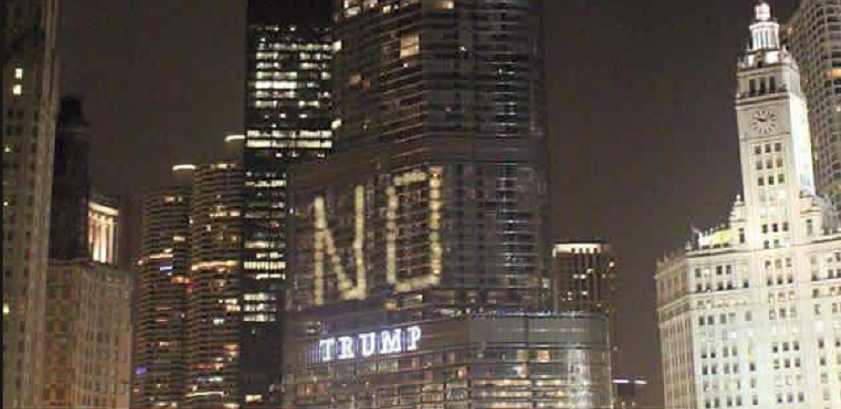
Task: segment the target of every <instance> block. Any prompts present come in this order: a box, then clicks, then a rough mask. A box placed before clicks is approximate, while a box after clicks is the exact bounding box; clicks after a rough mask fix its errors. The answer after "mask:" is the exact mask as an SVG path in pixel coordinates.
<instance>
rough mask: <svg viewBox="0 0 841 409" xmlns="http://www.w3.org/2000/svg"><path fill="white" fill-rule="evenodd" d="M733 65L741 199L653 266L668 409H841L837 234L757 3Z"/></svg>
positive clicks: (783, 55) (773, 38)
mask: <svg viewBox="0 0 841 409" xmlns="http://www.w3.org/2000/svg"><path fill="white" fill-rule="evenodd" d="M755 13H756V14H755V19H754V21H753V24H751V26H750V31H751V34H752V36H751V43H750V46H749V48H748V50H747V51H746V53H745V55H744V56H743V57H742V58H741V60H740V61H739V65H738V90H737V93H736V113H737V123H738V130H739V133H738V138H739V151H740V155H741V173H742V186H743V189H744V192H743V196H740V197H738V198H737V199H736V201H735V203H734V205H733V209H732V211H731V212H730V218H729V223H728V224H727V225H725V226H721V227H717V228H714V229H711V230H708V231H704V232H698V233H697V234H696V237H695V238H694V239H693V241H692V242H691V243H689V244H688V245H687V247H686V250H685V252H683V253H682V254H677V255H673V256H670V257H667V258H666V259H664V260H661V261H660V262H658V265H657V275H656V279H657V304H658V320H659V327H660V338H661V348H662V354H663V355H662V365H663V378H664V379H665V393H666V396H665V398H666V406H667V407H669V408H716V407H719V408H723V407H733V408H810V409H829V408H837V407H839V406H841V394H839V391H841V384H839V381H841V379H839V378H838V376H837V375H838V373H839V372H840V371H841V366H839V365H840V364H841V363H839V362H838V359H837V358H838V355H839V354H840V353H841V285H839V283H841V273H839V272H841V234H839V232H838V230H837V228H838V219H837V214H836V213H835V211H834V209H833V208H832V206H831V205H830V204H829V202H828V201H826V200H824V199H822V198H820V197H818V196H816V195H815V193H814V187H813V184H812V172H813V170H812V159H811V154H812V152H811V144H810V137H809V123H808V118H807V109H806V99H805V96H804V93H803V91H802V90H801V87H800V75H799V72H798V67H797V64H796V63H795V61H794V59H793V58H792V56H791V55H789V53H788V52H787V51H786V50H785V49H783V48H782V47H780V41H779V36H778V31H779V25H778V24H777V23H776V22H775V21H774V20H773V17H772V14H771V8H770V6H769V5H768V4H767V3H766V2H764V1H761V2H759V3H758V4H757V6H756V9H755Z"/></svg>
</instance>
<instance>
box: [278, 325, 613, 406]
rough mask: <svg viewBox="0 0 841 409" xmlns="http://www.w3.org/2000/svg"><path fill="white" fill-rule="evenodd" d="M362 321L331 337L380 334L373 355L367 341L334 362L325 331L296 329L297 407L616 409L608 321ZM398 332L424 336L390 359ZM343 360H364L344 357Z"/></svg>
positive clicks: (291, 390)
mask: <svg viewBox="0 0 841 409" xmlns="http://www.w3.org/2000/svg"><path fill="white" fill-rule="evenodd" d="M357 324H358V323H357V322H354V321H350V322H347V323H346V324H345V325H342V324H338V323H337V325H335V326H332V327H331V330H333V331H334V332H332V331H331V332H328V334H330V335H331V336H335V337H337V338H336V339H338V340H340V341H341V340H342V339H343V336H344V337H347V338H352V337H358V338H360V339H364V338H365V337H366V336H367V335H368V333H366V332H365V331H372V333H374V334H377V335H378V336H377V337H376V338H374V337H371V338H370V339H371V340H372V341H371V343H370V345H371V346H372V347H373V348H369V347H368V346H367V345H366V343H365V342H364V341H362V342H359V343H358V344H357V345H354V347H353V348H349V349H348V348H341V347H339V349H338V352H337V354H338V355H332V356H331V355H329V354H327V353H326V351H327V350H326V349H325V347H324V344H325V342H324V341H325V339H324V338H319V335H317V334H318V333H317V332H313V331H311V329H310V328H307V327H295V331H300V332H298V333H297V334H296V336H295V340H296V342H294V343H290V344H289V345H290V347H289V351H288V352H287V353H286V356H287V357H288V365H289V372H287V376H286V378H285V384H286V388H287V389H286V391H287V392H286V395H285V404H286V405H288V407H296V408H324V407H336V408H358V409H366V408H426V409H433V408H436V409H437V408H441V409H443V408H448V409H449V408H453V409H455V408H460V409H461V408H463V409H468V408H470V409H479V408H510V409H520V408H522V409H525V408H529V409H534V408H558V409H560V408H610V407H611V391H610V352H609V348H608V342H607V336H606V334H607V332H606V322H605V321H604V319H603V318H599V317H596V316H586V315H566V316H558V315H520V316H512V315H507V316H496V315H470V316H461V317H453V318H447V319H439V320H433V321H417V322H412V323H411V324H413V325H414V326H411V327H395V328H389V327H378V326H376V325H373V326H370V324H369V326H367V327H366V326H357ZM360 331H361V333H360ZM396 331H402V333H404V334H406V333H411V332H410V331H414V333H415V334H417V335H419V339H418V340H417V341H414V339H413V338H411V337H409V336H408V335H407V336H404V338H403V339H402V340H401V341H402V342H403V344H402V345H401V346H402V348H400V350H399V351H398V352H390V353H384V352H383V351H384V349H386V348H387V347H388V345H387V344H386V343H387V342H388V341H384V339H386V338H385V337H387V335H383V334H382V332H385V333H391V334H395V333H396ZM328 340H329V339H328ZM413 341H414V342H413ZM366 349H368V351H366ZM394 350H397V349H394ZM371 351H373V352H371ZM342 354H346V355H347V356H350V355H354V356H353V357H351V358H347V359H344V360H342V359H340V358H341V357H342ZM364 354H369V356H368V357H364V356H363V355H364Z"/></svg>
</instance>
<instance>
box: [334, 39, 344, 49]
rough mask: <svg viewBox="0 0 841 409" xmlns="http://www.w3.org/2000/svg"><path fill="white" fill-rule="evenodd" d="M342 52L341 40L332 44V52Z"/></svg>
mask: <svg viewBox="0 0 841 409" xmlns="http://www.w3.org/2000/svg"><path fill="white" fill-rule="evenodd" d="M341 50H342V40H336V41H334V42H333V51H341Z"/></svg>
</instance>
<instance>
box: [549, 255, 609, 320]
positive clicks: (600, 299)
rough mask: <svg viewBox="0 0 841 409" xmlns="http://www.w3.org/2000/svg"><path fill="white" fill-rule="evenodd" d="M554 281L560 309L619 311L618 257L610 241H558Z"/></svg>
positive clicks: (556, 304) (553, 263)
mask: <svg viewBox="0 0 841 409" xmlns="http://www.w3.org/2000/svg"><path fill="white" fill-rule="evenodd" d="M549 271H550V280H552V291H553V292H554V293H555V297H553V298H554V302H555V306H554V308H555V310H557V311H586V312H599V313H604V314H606V315H608V316H612V315H614V313H615V312H616V311H615V310H616V260H615V257H614V254H613V250H612V247H611V245H610V243H607V242H605V241H569V242H564V243H558V244H555V247H554V248H553V249H552V261H551V263H550V268H549Z"/></svg>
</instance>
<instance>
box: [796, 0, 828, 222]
mask: <svg viewBox="0 0 841 409" xmlns="http://www.w3.org/2000/svg"><path fill="white" fill-rule="evenodd" d="M839 23H841V2H839V1H838V0H803V1H801V2H800V5H799V7H798V9H797V11H796V12H795V13H794V16H793V17H792V18H791V20H790V21H789V24H788V29H787V30H785V31H784V34H785V35H786V37H787V42H788V45H789V48H790V50H791V52H792V54H793V55H794V58H795V59H796V60H797V63H798V64H799V66H800V71H801V74H802V75H803V92H804V93H805V95H806V99H807V101H808V103H809V125H810V129H811V134H812V146H813V148H814V150H813V155H814V159H815V182H816V183H817V188H818V193H819V194H820V195H822V196H824V197H826V198H828V199H830V200H832V203H833V204H834V205H835V207H836V208H837V209H841V24H839Z"/></svg>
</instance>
